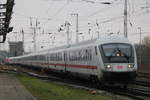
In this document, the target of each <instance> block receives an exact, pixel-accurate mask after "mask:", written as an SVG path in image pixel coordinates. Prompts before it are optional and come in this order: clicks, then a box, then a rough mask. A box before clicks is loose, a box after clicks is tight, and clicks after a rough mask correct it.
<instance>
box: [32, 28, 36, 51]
mask: <svg viewBox="0 0 150 100" xmlns="http://www.w3.org/2000/svg"><path fill="white" fill-rule="evenodd" d="M33 30H34V33H33V40H34V52H36V28H35V27H34V28H33Z"/></svg>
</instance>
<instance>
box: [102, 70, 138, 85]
mask: <svg viewBox="0 0 150 100" xmlns="http://www.w3.org/2000/svg"><path fill="white" fill-rule="evenodd" d="M135 78H136V71H133V72H107V71H106V72H103V78H102V80H103V81H104V82H107V83H131V82H134V80H135Z"/></svg>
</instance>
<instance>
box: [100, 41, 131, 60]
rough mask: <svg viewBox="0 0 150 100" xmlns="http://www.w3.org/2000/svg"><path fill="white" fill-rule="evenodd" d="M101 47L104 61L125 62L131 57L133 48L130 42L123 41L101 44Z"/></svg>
mask: <svg viewBox="0 0 150 100" xmlns="http://www.w3.org/2000/svg"><path fill="white" fill-rule="evenodd" d="M101 48H102V52H103V58H104V61H105V62H109V63H119V62H123V63H125V62H131V58H133V49H132V46H131V45H130V44H123V43H113V44H104V45H102V46H101ZM132 61H133V59H132Z"/></svg>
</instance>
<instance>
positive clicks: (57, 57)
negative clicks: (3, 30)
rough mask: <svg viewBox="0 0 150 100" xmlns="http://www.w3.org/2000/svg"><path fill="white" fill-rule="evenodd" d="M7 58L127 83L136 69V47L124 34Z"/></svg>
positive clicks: (92, 77)
mask: <svg viewBox="0 0 150 100" xmlns="http://www.w3.org/2000/svg"><path fill="white" fill-rule="evenodd" d="M10 59H11V60H13V61H14V63H19V64H26V65H32V66H35V67H36V66H37V67H43V68H49V69H51V70H55V71H60V72H67V73H68V72H69V73H71V74H74V75H78V76H84V77H85V78H91V79H94V80H98V81H101V82H106V83H118V82H119V83H120V82H123V83H126V84H127V83H129V82H130V81H133V80H134V79H135V77H136V72H137V59H136V53H135V48H134V46H133V45H132V44H131V43H130V42H129V41H128V40H127V39H126V38H123V37H106V38H100V39H95V40H89V41H85V42H82V43H78V44H74V45H70V46H62V47H57V48H53V49H49V50H46V51H42V52H37V53H32V54H28V55H24V56H20V57H13V58H10Z"/></svg>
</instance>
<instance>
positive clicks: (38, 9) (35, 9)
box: [3, 0, 150, 49]
mask: <svg viewBox="0 0 150 100" xmlns="http://www.w3.org/2000/svg"><path fill="white" fill-rule="evenodd" d="M3 1H5V0H3ZM103 2H110V3H111V4H109V5H108V4H102V3H103ZM146 2H147V5H146ZM146 7H147V8H146ZM123 10H124V0H15V6H14V9H13V12H14V13H13V16H12V22H11V26H13V27H14V30H13V31H14V32H20V30H21V29H24V31H25V33H33V30H31V29H30V24H31V23H30V21H31V18H32V25H33V26H35V23H36V20H37V21H38V22H39V24H38V27H40V29H37V33H38V34H37V44H38V46H39V45H49V44H46V42H47V43H48V42H49V41H50V38H53V37H54V35H53V37H52V36H49V35H47V34H44V35H41V34H40V33H42V32H43V30H44V33H48V32H51V33H56V34H55V38H56V39H55V40H53V42H54V41H58V42H59V41H61V42H65V41H64V40H65V37H64V38H62V36H65V31H64V32H58V29H59V28H60V26H61V25H63V24H64V23H65V21H69V22H70V24H71V26H70V34H71V36H70V38H71V39H72V42H74V40H75V38H74V37H75V26H76V24H75V20H76V19H75V18H76V17H75V16H71V14H72V13H78V14H79V32H80V33H84V34H82V36H80V41H81V40H86V39H90V38H91V37H92V38H95V37H97V33H96V31H99V32H100V34H106V33H111V32H113V33H121V34H123ZM88 23H90V24H88ZM96 23H98V25H99V28H98V26H97V24H96ZM149 26H150V0H128V32H129V33H128V34H129V39H130V40H131V41H132V42H134V43H137V42H139V34H137V33H139V30H138V27H141V28H142V32H146V33H144V35H143V36H145V35H148V32H149V33H150V28H149ZM89 28H90V29H91V33H90V34H89V32H88V30H89ZM8 37H9V40H11V41H13V40H21V39H22V38H21V34H14V33H10V34H9V35H8ZM25 38H26V41H25V43H26V44H25V45H26V48H29V47H28V45H29V44H30V43H28V42H30V41H32V34H26V35H25ZM27 39H28V40H27ZM41 42H43V43H41ZM44 42H45V44H44ZM58 44H62V43H57V45H58ZM30 48H31V49H32V47H30ZM39 48H40V46H39ZM47 48H48V47H47Z"/></svg>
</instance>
